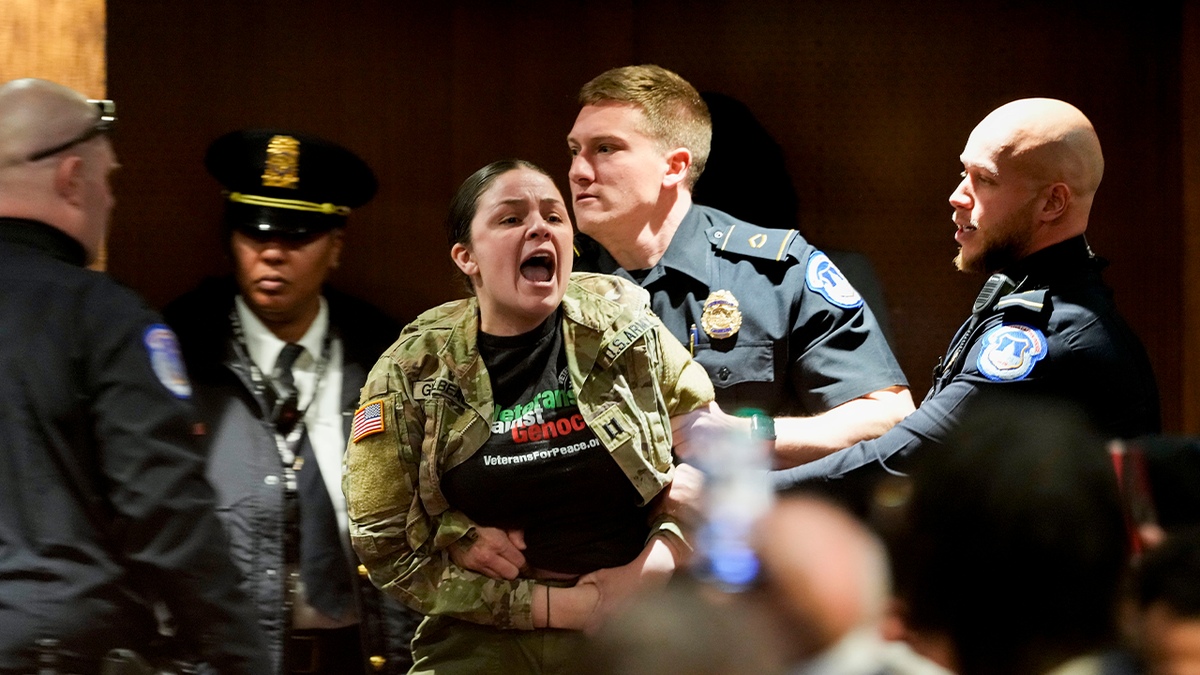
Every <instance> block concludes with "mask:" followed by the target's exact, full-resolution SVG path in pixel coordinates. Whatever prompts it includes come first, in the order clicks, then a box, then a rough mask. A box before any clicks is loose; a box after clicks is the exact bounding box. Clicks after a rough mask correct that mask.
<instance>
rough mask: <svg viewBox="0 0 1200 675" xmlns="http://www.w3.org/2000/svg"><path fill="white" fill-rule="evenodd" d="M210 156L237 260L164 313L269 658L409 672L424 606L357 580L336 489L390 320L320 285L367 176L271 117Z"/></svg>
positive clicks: (344, 153) (280, 662) (346, 669)
mask: <svg viewBox="0 0 1200 675" xmlns="http://www.w3.org/2000/svg"><path fill="white" fill-rule="evenodd" d="M205 165H206V167H207V168H208V170H209V173H211V174H212V175H213V177H214V178H216V179H217V180H218V181H220V182H221V184H222V185H223V186H224V187H225V189H226V192H225V198H226V201H225V216H224V219H223V223H222V229H223V233H224V240H225V243H226V245H227V246H228V251H229V254H230V257H231V258H232V259H233V263H234V274H233V275H232V277H221V278H212V279H206V280H205V281H203V282H201V284H200V286H199V287H198V288H196V289H195V290H193V291H191V292H189V293H187V294H185V295H184V296H183V297H181V298H179V299H178V300H176V301H175V302H173V303H171V305H169V306H168V307H167V309H166V312H165V314H166V317H167V320H168V321H169V322H170V323H171V325H172V326H174V327H175V329H176V330H177V331H179V338H180V341H181V343H182V348H183V355H184V358H185V359H186V362H187V366H188V370H189V371H190V372H191V373H192V377H193V381H194V383H195V386H196V401H197V405H198V407H199V409H200V412H201V415H202V419H203V420H204V422H205V424H207V426H208V439H207V440H208V477H209V480H210V481H212V484H213V486H214V487H215V488H216V490H217V497H218V501H217V503H218V506H219V511H218V513H219V514H220V515H221V516H222V517H223V522H224V525H225V527H226V529H227V530H228V531H229V535H230V539H231V544H232V551H233V557H234V561H235V562H237V563H238V565H239V566H240V567H241V569H242V572H243V573H244V574H245V577H246V588H247V590H248V591H249V593H250V595H251V597H253V598H254V601H255V604H256V606H257V609H258V616H259V625H260V626H261V627H262V629H263V632H264V634H265V635H266V637H267V642H268V649H269V653H270V656H271V662H272V664H273V666H274V669H273V670H272V671H271V672H273V673H338V674H339V675H342V674H349V673H362V672H364V671H365V672H369V673H387V674H391V675H395V674H397V673H404V672H406V671H407V670H408V668H409V666H411V665H412V660H411V656H410V653H409V647H408V642H409V640H411V639H412V633H413V631H414V630H415V629H416V624H417V622H418V620H419V617H417V616H416V614H415V613H414V612H412V611H411V610H409V609H407V608H406V607H404V606H403V605H401V604H399V603H397V602H395V601H393V600H391V599H388V598H385V597H382V596H381V594H380V593H379V592H378V591H377V590H376V589H375V588H374V586H372V585H371V583H370V582H369V581H368V580H367V579H366V574H365V572H366V570H365V569H361V568H360V566H359V563H358V560H357V558H356V557H355V555H354V552H353V551H352V550H351V547H350V538H349V530H348V524H347V518H346V506H345V499H344V497H343V496H342V490H341V479H342V470H341V467H342V454H343V453H344V452H345V448H346V439H347V438H349V436H350V434H351V419H352V417H353V415H354V410H355V408H356V407H357V403H358V391H359V388H361V387H362V384H363V382H364V381H365V380H366V376H367V371H368V370H369V369H370V368H371V365H372V364H374V363H375V359H377V358H379V355H380V354H381V353H383V350H384V349H386V348H387V346H388V345H389V344H391V342H392V340H394V339H395V338H396V334H397V333H398V332H399V325H398V324H397V323H396V322H395V321H393V320H392V319H391V318H390V317H388V316H387V315H385V314H384V313H383V312H382V311H381V310H379V309H378V308H377V307H375V306H373V305H370V304H368V303H366V302H363V301H362V300H359V299H357V298H353V297H350V296H348V295H346V294H344V293H340V292H338V291H337V290H335V289H333V288H331V287H328V286H327V285H326V283H325V282H326V280H327V279H328V277H329V275H330V273H331V272H332V271H333V270H334V269H336V268H337V266H338V264H339V262H340V260H341V253H342V247H343V229H344V228H345V227H346V223H347V219H348V215H349V213H350V211H351V209H356V208H358V207H360V206H362V205H364V204H366V203H367V202H368V201H369V200H370V199H371V197H373V196H374V194H375V191H376V181H375V176H374V174H373V172H372V171H371V169H370V167H368V166H367V164H366V163H365V162H364V161H363V160H362V159H361V158H359V157H358V156H357V155H355V154H354V153H352V152H350V151H349V150H347V149H345V148H343V147H342V146H340V145H337V144H335V143H333V142H331V141H328V140H325V139H323V138H318V137H315V136H311V135H308V134H298V133H292V132H285V131H279V130H266V129H250V130H243V131H235V132H232V133H229V134H226V135H224V136H222V137H220V138H218V139H217V140H215V141H213V143H212V144H211V145H210V146H209V149H208V153H207V156H206V158H205ZM360 569H361V574H360Z"/></svg>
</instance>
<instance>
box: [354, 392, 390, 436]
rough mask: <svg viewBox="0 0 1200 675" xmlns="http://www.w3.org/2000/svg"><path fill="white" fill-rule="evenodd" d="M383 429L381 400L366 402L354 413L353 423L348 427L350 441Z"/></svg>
mask: <svg viewBox="0 0 1200 675" xmlns="http://www.w3.org/2000/svg"><path fill="white" fill-rule="evenodd" d="M380 431H383V401H375V402H374V403H368V404H366V405H364V406H363V407H361V408H359V409H358V412H356V413H354V425H353V426H351V427H350V442H351V443H357V442H358V441H359V439H361V438H364V437H366V436H370V435H371V434H376V433H379V432H380Z"/></svg>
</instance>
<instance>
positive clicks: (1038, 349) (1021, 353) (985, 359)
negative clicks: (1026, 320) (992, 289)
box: [976, 323, 1049, 382]
mask: <svg viewBox="0 0 1200 675" xmlns="http://www.w3.org/2000/svg"><path fill="white" fill-rule="evenodd" d="M980 343H981V344H982V345H983V348H982V349H980V350H979V359H978V360H977V361H976V364H977V365H978V367H979V372H980V373H983V376H984V377H986V378H987V379H989V380H992V381H993V382H1015V381H1017V380H1023V379H1025V378H1026V377H1028V376H1029V373H1030V372H1032V371H1033V367H1034V366H1036V365H1037V362H1038V361H1041V360H1042V359H1044V358H1046V352H1047V351H1049V348H1048V346H1047V344H1046V336H1045V335H1043V334H1042V331H1040V330H1038V329H1036V328H1034V327H1033V326H1028V325H1026V324H1023V323H1006V324H1002V325H999V326H996V327H995V328H993V329H991V330H989V331H988V332H986V333H984V334H983V337H982V338H980Z"/></svg>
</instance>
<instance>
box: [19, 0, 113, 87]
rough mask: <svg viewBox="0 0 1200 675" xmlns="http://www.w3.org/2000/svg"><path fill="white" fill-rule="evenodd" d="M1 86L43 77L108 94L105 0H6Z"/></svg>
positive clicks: (70, 85) (69, 85)
mask: <svg viewBox="0 0 1200 675" xmlns="http://www.w3.org/2000/svg"><path fill="white" fill-rule="evenodd" d="M3 5H4V6H3V11H2V12H0V82H7V81H9V80H15V79H17V78H22V77H39V78H42V79H46V80H52V81H54V82H58V83H59V84H64V85H66V86H68V87H71V88H72V89H75V90H77V91H81V92H83V93H84V94H87V95H88V96H91V97H93V98H104V93H105V60H104V35H105V20H104V18H105V7H104V0H4V3H3Z"/></svg>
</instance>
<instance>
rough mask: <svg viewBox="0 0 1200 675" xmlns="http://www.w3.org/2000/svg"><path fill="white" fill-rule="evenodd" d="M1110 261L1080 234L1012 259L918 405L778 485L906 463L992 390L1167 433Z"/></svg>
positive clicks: (1118, 426) (789, 473)
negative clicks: (998, 290) (1107, 273)
mask: <svg viewBox="0 0 1200 675" xmlns="http://www.w3.org/2000/svg"><path fill="white" fill-rule="evenodd" d="M1104 265H1105V263H1104V262H1103V261H1102V260H1100V259H1098V258H1095V257H1094V256H1093V255H1092V252H1091V250H1090V249H1089V248H1088V245H1087V242H1086V241H1084V238H1083V237H1082V236H1081V237H1076V238H1074V239H1069V240H1067V241H1064V242H1061V243H1059V244H1055V245H1054V246H1049V247H1047V248H1044V249H1042V250H1040V251H1037V252H1036V253H1033V254H1031V255H1029V256H1027V257H1025V258H1024V259H1022V260H1020V261H1018V262H1017V263H1015V264H1013V265H1011V266H1009V267H1008V268H1007V269H1005V270H1004V274H1005V276H1007V277H1009V279H1011V280H1012V282H1013V283H1014V284H1015V287H1013V288H1008V289H1005V290H1006V292H1004V293H1002V294H999V295H1000V297H998V298H997V299H996V300H995V301H994V302H992V303H990V304H988V305H987V306H986V307H981V309H980V311H979V312H978V313H977V315H976V316H975V317H974V318H972V319H968V321H967V322H966V323H965V324H963V327H962V328H960V329H959V331H958V333H957V334H956V335H955V336H954V339H953V340H952V341H951V342H950V347H949V349H948V350H947V352H946V355H945V356H943V357H942V360H941V362H940V364H939V366H938V369H937V370H936V371H935V376H936V379H935V380H934V383H933V387H932V388H931V389H930V390H929V394H928V395H927V396H926V397H925V400H924V402H922V403H921V406H920V408H918V409H917V411H916V412H914V413H912V414H911V415H909V416H908V417H906V418H904V419H903V420H901V421H900V423H899V424H897V425H896V426H895V427H893V428H892V429H891V430H890V431H888V432H887V433H886V434H884V435H882V436H880V437H879V438H876V439H874V440H870V441H863V442H861V443H857V444H855V445H852V446H850V447H848V448H846V449H844V450H839V451H838V452H835V453H833V454H832V455H829V456H828V457H823V458H821V459H818V460H816V461H814V462H809V463H808V464H803V465H801V466H798V467H795V468H793V469H787V470H784V471H776V472H773V479H774V481H775V485H776V487H779V488H789V487H794V486H798V485H800V484H802V483H806V482H812V481H814V480H816V481H821V480H827V479H830V478H843V477H854V478H856V479H857V478H862V477H864V476H866V475H867V474H870V473H872V472H874V471H879V470H891V471H895V470H903V469H904V468H905V467H906V466H907V464H908V462H909V461H910V460H911V458H912V456H913V455H914V454H915V453H917V452H919V451H921V449H922V448H925V447H929V446H936V445H941V444H943V443H945V442H946V441H947V439H948V438H949V437H950V436H951V434H952V433H953V432H954V431H955V429H957V428H958V424H959V422H960V421H961V420H962V418H963V416H964V414H965V413H966V412H967V411H969V410H970V409H971V408H972V407H973V406H974V405H975V404H976V402H977V401H978V400H979V399H980V398H981V397H984V396H986V395H994V394H1003V395H1007V396H1019V395H1024V396H1038V397H1046V398H1056V399H1062V400H1066V401H1071V402H1074V403H1076V404H1078V405H1079V406H1080V407H1081V408H1082V409H1083V410H1084V412H1085V413H1086V414H1087V415H1088V416H1089V417H1090V418H1091V421H1092V423H1093V424H1094V425H1095V426H1096V428H1097V429H1098V430H1099V431H1100V432H1101V433H1103V434H1105V435H1107V436H1112V437H1121V438H1132V437H1135V436H1141V435H1144V434H1151V433H1156V432H1158V430H1159V428H1160V421H1159V401H1158V386H1157V384H1156V383H1155V380H1154V372H1153V371H1152V370H1151V367H1150V359H1149V358H1148V357H1147V356H1146V350H1145V348H1144V347H1142V343H1141V340H1139V339H1138V337H1137V335H1135V334H1134V332H1133V330H1132V329H1131V328H1130V327H1129V325H1128V324H1127V323H1125V320H1124V319H1123V318H1122V317H1121V315H1120V314H1119V313H1118V312H1117V307H1116V305H1115V304H1114V303H1113V298H1112V291H1111V290H1110V289H1109V288H1108V286H1106V285H1105V284H1104V281H1103V280H1102V279H1101V277H1100V270H1101V269H1102V268H1103V267H1104ZM981 295H982V294H981ZM978 302H979V301H977V303H978Z"/></svg>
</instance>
